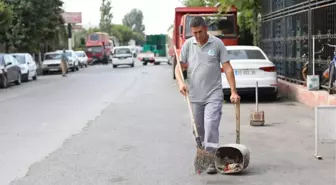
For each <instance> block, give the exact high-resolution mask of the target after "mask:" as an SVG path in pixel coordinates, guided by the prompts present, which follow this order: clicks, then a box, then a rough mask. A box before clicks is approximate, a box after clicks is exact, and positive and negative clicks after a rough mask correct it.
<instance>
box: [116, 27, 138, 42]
mask: <svg viewBox="0 0 336 185" xmlns="http://www.w3.org/2000/svg"><path fill="white" fill-rule="evenodd" d="M112 28H113V30H115V31H116V32H118V33H120V34H121V36H122V40H120V43H122V44H127V43H128V42H129V41H130V40H131V39H132V38H133V32H132V30H131V29H130V28H129V27H127V26H125V25H121V24H114V25H113V26H112Z"/></svg>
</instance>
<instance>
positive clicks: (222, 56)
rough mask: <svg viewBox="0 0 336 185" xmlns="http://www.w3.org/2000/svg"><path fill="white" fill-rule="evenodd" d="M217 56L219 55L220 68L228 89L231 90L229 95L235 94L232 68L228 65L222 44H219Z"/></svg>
mask: <svg viewBox="0 0 336 185" xmlns="http://www.w3.org/2000/svg"><path fill="white" fill-rule="evenodd" d="M219 55H220V57H219V58H220V62H221V64H222V68H223V70H224V72H225V75H226V79H227V80H228V82H229V85H230V89H231V94H233V93H237V89H236V80H235V76H234V72H233V68H232V66H231V64H230V61H229V59H228V54H227V51H226V47H225V45H224V44H223V43H220V45H219Z"/></svg>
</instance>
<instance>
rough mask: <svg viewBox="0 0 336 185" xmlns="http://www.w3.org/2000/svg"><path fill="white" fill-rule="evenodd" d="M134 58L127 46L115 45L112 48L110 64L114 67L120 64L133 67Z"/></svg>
mask: <svg viewBox="0 0 336 185" xmlns="http://www.w3.org/2000/svg"><path fill="white" fill-rule="evenodd" d="M134 63H135V58H134V55H133V53H132V51H131V48H130V47H129V46H117V47H114V48H113V56H112V65H113V68H116V67H118V66H120V65H129V66H131V67H134Z"/></svg>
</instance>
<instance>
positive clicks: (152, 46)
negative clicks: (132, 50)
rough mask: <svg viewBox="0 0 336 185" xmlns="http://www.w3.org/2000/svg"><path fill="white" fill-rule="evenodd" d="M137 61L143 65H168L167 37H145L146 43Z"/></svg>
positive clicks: (162, 35) (160, 35) (161, 35)
mask: <svg viewBox="0 0 336 185" xmlns="http://www.w3.org/2000/svg"><path fill="white" fill-rule="evenodd" d="M138 59H139V60H140V61H141V62H143V65H147V64H148V63H153V64H154V65H159V64H161V63H168V62H169V57H168V44H167V35H164V34H159V35H147V36H146V43H145V45H144V46H143V50H142V52H141V53H139V54H138Z"/></svg>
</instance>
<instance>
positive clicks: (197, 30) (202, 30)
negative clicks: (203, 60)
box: [191, 26, 208, 43]
mask: <svg viewBox="0 0 336 185" xmlns="http://www.w3.org/2000/svg"><path fill="white" fill-rule="evenodd" d="M191 32H192V34H193V36H194V37H195V38H196V41H197V42H199V43H203V42H204V41H205V40H206V38H207V32H208V28H207V27H205V26H198V27H191Z"/></svg>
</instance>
